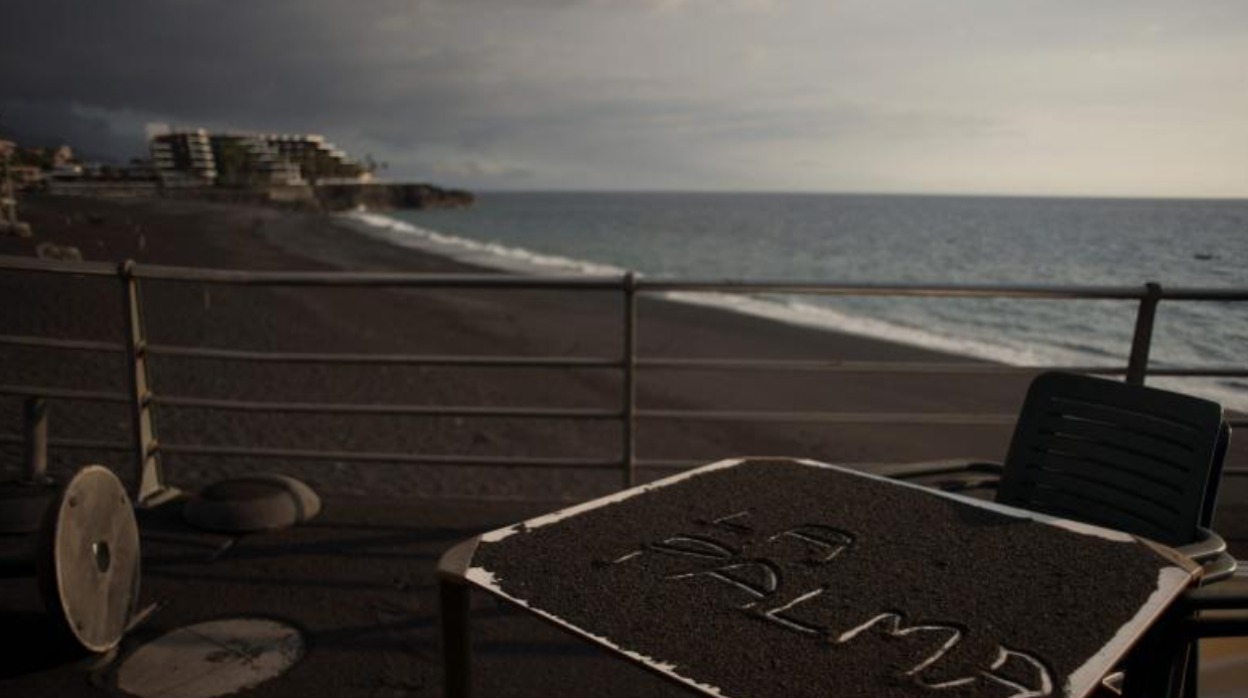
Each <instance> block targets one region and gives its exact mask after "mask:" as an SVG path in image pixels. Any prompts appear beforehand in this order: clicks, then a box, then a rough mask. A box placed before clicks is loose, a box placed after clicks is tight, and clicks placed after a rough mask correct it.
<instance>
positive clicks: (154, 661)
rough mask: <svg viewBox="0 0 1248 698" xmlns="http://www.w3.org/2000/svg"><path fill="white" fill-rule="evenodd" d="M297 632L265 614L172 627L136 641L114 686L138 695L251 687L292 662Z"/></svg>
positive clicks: (196, 694)
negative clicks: (136, 646) (147, 639)
mask: <svg viewBox="0 0 1248 698" xmlns="http://www.w3.org/2000/svg"><path fill="white" fill-rule="evenodd" d="M302 656H303V637H302V636H301V635H300V633H299V631H298V630H297V629H295V628H294V627H292V626H290V625H287V624H286V623H282V622H280V621H276V620H271V619H267V618H228V619H224V620H214V621H209V622H206V623H197V624H195V625H189V626H186V627H184V628H178V629H177V630H174V631H172V632H169V633H166V634H165V635H162V636H160V637H158V638H156V639H155V640H152V641H151V642H149V643H147V644H145V645H143V646H141V647H139V649H137V650H135V651H134V652H133V653H131V654H130V656H129V657H127V658H126V659H125V661H123V662H122V664H121V667H120V668H119V669H118V670H117V687H118V688H120V689H121V690H123V691H125V692H126V693H130V694H132V695H135V696H139V697H140V698H212V697H213V696H224V695H228V694H231V693H235V692H237V691H241V690H243V689H245V688H251V687H252V686H255V685H257V684H260V683H263V682H265V681H268V680H269V679H272V678H274V677H276V676H279V675H281V674H282V673H283V672H285V671H286V670H287V669H290V667H292V666H294V664H295V662H298V661H299V658H300V657H302Z"/></svg>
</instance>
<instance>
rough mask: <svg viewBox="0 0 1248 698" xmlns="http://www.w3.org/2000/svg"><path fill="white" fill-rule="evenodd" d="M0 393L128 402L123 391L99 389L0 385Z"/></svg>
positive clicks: (89, 400) (58, 398) (57, 398)
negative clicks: (113, 391)
mask: <svg viewBox="0 0 1248 698" xmlns="http://www.w3.org/2000/svg"><path fill="white" fill-rule="evenodd" d="M0 395H9V396H13V397H42V398H50V399H53V400H81V401H83V402H129V401H130V397H129V396H127V395H125V394H124V393H111V392H105V391H100V390H72V389H70V388H44V387H41V386H34V385H0Z"/></svg>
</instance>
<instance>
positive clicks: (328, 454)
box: [161, 444, 622, 469]
mask: <svg viewBox="0 0 1248 698" xmlns="http://www.w3.org/2000/svg"><path fill="white" fill-rule="evenodd" d="M161 452H162V453H166V454H176V455H183V456H221V457H238V458H297V459H303V460H334V461H373V462H385V463H411V464H430V465H433V464H441V465H463V466H511V467H522V468H523V467H540V468H584V469H608V468H618V467H620V466H621V465H622V463H621V462H620V460H619V459H618V458H611V459H608V458H554V457H551V458H540V457H523V456H462V455H449V454H427V453H379V452H375V451H322V450H316V449H298V448H247V447H235V446H203V445H195V444H163V445H162V446H161Z"/></svg>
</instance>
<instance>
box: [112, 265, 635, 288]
mask: <svg viewBox="0 0 1248 698" xmlns="http://www.w3.org/2000/svg"><path fill="white" fill-rule="evenodd" d="M134 275H135V277H137V278H140V279H146V280H151V281H182V282H196V283H213V284H231V285H238V286H346V287H370V286H392V287H408V288H481V289H490V288H510V289H534V290H543V289H549V290H563V289H590V290H593V289H598V290H616V289H619V288H621V287H622V283H623V282H622V280H621V277H615V276H607V277H602V276H572V275H566V276H554V275H552V276H525V275H520V274H486V273H480V274H426V273H417V272H375V271H368V272H352V271H333V272H328V271H322V272H318V271H240V270H233V269H201V268H189V267H170V266H160V265H149V264H136V265H135V266H134Z"/></svg>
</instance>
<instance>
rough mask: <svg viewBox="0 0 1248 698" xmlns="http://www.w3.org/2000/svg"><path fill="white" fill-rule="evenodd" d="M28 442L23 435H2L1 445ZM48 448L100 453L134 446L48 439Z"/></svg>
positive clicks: (104, 442) (127, 449)
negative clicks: (96, 451) (97, 451)
mask: <svg viewBox="0 0 1248 698" xmlns="http://www.w3.org/2000/svg"><path fill="white" fill-rule="evenodd" d="M25 442H26V439H25V437H23V436H22V435H21V434H0V443H3V444H23V443H25ZM48 446H50V447H52V448H72V449H86V450H99V451H129V450H131V449H133V448H134V444H132V443H126V442H122V441H102V440H95V439H48Z"/></svg>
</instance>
